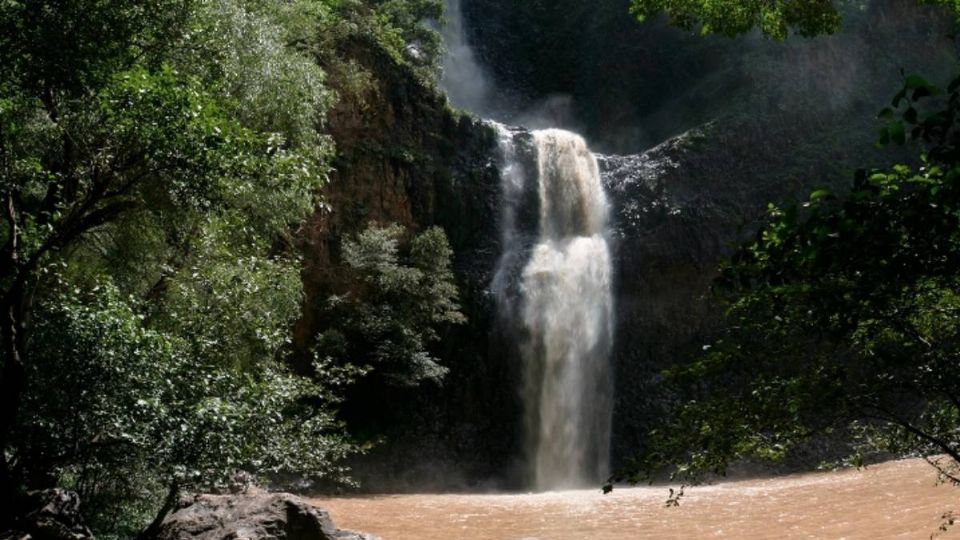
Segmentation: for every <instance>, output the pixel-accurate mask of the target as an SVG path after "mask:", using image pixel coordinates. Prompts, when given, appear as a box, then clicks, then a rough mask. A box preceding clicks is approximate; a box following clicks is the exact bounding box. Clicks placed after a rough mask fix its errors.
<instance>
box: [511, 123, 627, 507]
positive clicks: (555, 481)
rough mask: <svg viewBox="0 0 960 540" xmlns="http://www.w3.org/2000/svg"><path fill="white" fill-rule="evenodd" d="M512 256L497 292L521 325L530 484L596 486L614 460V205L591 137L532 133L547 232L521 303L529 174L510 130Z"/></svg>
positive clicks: (532, 254) (541, 233)
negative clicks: (514, 283) (518, 265)
mask: <svg viewBox="0 0 960 540" xmlns="http://www.w3.org/2000/svg"><path fill="white" fill-rule="evenodd" d="M500 133H501V150H502V152H503V167H502V182H503V195H504V202H505V209H504V216H503V218H502V219H503V222H502V223H503V228H504V230H503V242H504V254H503V256H502V258H501V261H500V265H499V267H498V271H497V275H496V277H495V279H494V290H495V291H497V293H498V297H499V298H500V299H501V307H503V306H504V305H506V306H507V307H508V309H510V310H516V311H517V313H516V314H515V319H516V320H515V321H514V322H515V323H519V324H521V325H522V327H523V330H524V338H523V340H522V344H521V353H522V358H523V361H524V388H523V399H524V405H525V409H526V412H525V424H526V432H527V440H526V446H527V454H528V458H529V461H530V469H529V472H530V481H531V483H532V485H533V487H534V488H536V489H539V490H549V489H565V488H576V487H585V486H596V485H599V483H601V482H602V481H604V480H605V478H606V475H607V473H608V470H607V469H608V466H609V458H608V454H609V449H610V443H609V441H610V424H611V404H612V400H611V391H612V384H611V376H610V368H609V352H610V345H611V343H612V340H613V330H612V322H611V321H612V309H613V300H612V293H611V281H612V277H611V273H612V272H611V259H610V248H609V246H608V243H607V239H606V236H605V233H606V226H607V216H608V207H607V201H606V196H605V194H604V192H603V188H602V185H601V182H600V174H599V170H598V167H597V161H596V159H595V158H594V156H593V154H591V153H590V150H589V149H588V148H587V145H586V143H585V142H584V140H583V139H582V138H581V137H580V136H578V135H576V134H574V133H570V132H567V131H561V130H556V129H551V130H544V131H536V132H533V146H534V149H535V151H536V173H537V174H536V181H537V193H538V199H539V210H540V211H539V229H538V233H537V237H536V240H535V242H534V243H533V245H532V247H531V248H529V249H530V251H529V252H526V253H525V255H526V256H527V257H529V258H528V260H527V262H526V265H525V266H524V267H523V270H522V272H521V273H520V276H519V278H520V286H519V294H520V300H519V308H516V307H515V306H513V305H512V303H511V302H510V300H509V298H508V297H507V296H506V295H505V294H504V291H506V290H507V288H506V286H505V285H504V283H506V282H507V280H508V278H507V277H506V274H509V273H510V272H511V268H512V267H514V266H515V264H513V262H514V261H515V259H516V257H517V256H518V254H519V253H520V252H522V251H523V250H524V248H523V246H522V245H521V244H522V243H521V242H519V241H518V240H517V238H522V236H523V235H522V231H520V230H519V229H518V227H519V226H518V224H517V219H516V214H517V211H518V210H517V206H518V205H519V204H520V200H521V196H522V193H523V182H524V177H525V176H526V174H525V173H524V170H523V167H522V164H520V163H519V160H518V158H517V151H516V148H515V147H514V144H515V143H514V142H513V138H512V137H513V136H512V134H511V133H510V132H509V131H507V130H505V129H502V128H501V130H500Z"/></svg>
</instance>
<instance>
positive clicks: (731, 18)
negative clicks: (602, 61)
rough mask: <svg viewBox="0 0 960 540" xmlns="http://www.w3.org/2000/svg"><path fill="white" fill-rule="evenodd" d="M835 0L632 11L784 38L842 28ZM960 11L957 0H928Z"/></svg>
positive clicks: (641, 1)
mask: <svg viewBox="0 0 960 540" xmlns="http://www.w3.org/2000/svg"><path fill="white" fill-rule="evenodd" d="M843 3H844V2H835V1H834V0H774V1H770V0H748V1H744V0H631V4H630V11H631V13H633V14H634V15H635V16H636V17H637V19H639V20H640V21H644V20H646V19H647V18H649V17H652V16H655V15H657V14H659V13H665V14H666V15H667V16H668V17H669V18H670V22H671V23H672V24H674V25H676V26H678V27H680V28H683V29H685V30H693V29H698V30H699V32H700V33H701V34H721V35H724V36H729V37H733V36H738V35H741V34H745V33H747V32H750V31H751V30H753V29H754V28H756V29H758V30H760V32H762V33H763V34H764V35H765V36H767V37H770V38H773V39H777V40H783V39H786V37H787V36H788V35H789V34H790V32H791V31H792V32H794V33H796V34H799V35H800V36H804V37H812V36H817V35H821V34H832V33H834V32H836V31H837V30H838V29H839V28H840V23H841V16H840V11H839V9H838V7H839V6H838V5H839V4H843ZM924 3H927V4H935V5H941V6H945V7H947V8H950V9H951V10H953V11H955V12H960V10H958V7H960V4H958V2H956V0H925V1H924Z"/></svg>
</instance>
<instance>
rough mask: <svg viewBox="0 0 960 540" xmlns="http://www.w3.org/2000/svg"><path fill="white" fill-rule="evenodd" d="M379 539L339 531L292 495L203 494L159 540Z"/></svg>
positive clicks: (173, 518) (169, 522)
mask: <svg viewBox="0 0 960 540" xmlns="http://www.w3.org/2000/svg"><path fill="white" fill-rule="evenodd" d="M267 539H270V540H377V537H374V536H371V535H368V534H363V533H356V532H351V531H344V530H340V529H337V528H336V526H334V524H333V522H332V521H331V520H330V516H329V515H327V513H326V512H325V511H323V510H320V509H319V508H316V507H313V506H311V505H310V504H309V503H307V502H306V501H304V500H303V499H301V498H299V497H296V496H294V495H290V494H286V493H255V494H244V495H198V496H196V497H194V498H192V499H187V500H185V501H182V503H181V505H180V508H179V509H177V510H176V511H175V512H174V513H172V514H170V516H168V517H167V518H166V520H164V522H163V525H162V526H161V528H160V532H159V534H158V535H157V540H267Z"/></svg>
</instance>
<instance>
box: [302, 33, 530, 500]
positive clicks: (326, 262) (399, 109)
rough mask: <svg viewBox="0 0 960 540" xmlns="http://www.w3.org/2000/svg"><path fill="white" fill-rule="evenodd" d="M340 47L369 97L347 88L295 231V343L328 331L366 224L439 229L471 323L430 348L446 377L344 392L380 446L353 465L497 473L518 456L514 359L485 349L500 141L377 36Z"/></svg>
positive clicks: (465, 478) (399, 481) (406, 480)
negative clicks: (319, 203)
mask: <svg viewBox="0 0 960 540" xmlns="http://www.w3.org/2000/svg"><path fill="white" fill-rule="evenodd" d="M340 54H341V55H342V57H343V58H349V59H352V60H354V61H355V62H357V64H359V66H361V67H362V68H363V69H364V70H365V71H366V72H367V73H368V74H369V75H370V84H368V85H367V86H366V88H365V89H364V90H363V92H361V93H359V94H357V93H348V92H341V99H340V101H339V103H338V105H337V106H336V108H335V110H334V111H333V112H332V114H331V116H330V120H329V126H328V127H329V134H330V136H331V137H333V139H334V140H335V141H336V146H337V156H336V160H335V162H334V166H335V171H334V173H333V175H332V178H331V183H330V185H329V186H328V187H327V188H326V189H325V190H324V202H325V204H326V205H327V206H329V209H320V210H318V212H317V213H316V215H315V216H314V217H313V218H312V219H311V220H310V221H309V222H308V223H307V225H306V226H305V227H304V228H303V230H302V231H301V234H300V242H301V249H302V252H303V254H304V271H303V280H304V287H305V293H306V302H305V305H304V313H303V317H302V319H301V320H300V321H299V322H298V323H297V325H296V328H295V343H294V348H295V351H296V353H297V356H298V357H299V358H300V359H301V367H303V361H304V359H306V358H308V355H307V353H306V351H308V350H309V348H310V346H311V344H312V340H313V337H314V336H315V334H316V332H317V331H319V330H322V329H324V327H325V325H326V321H324V320H323V310H322V309H320V308H321V306H322V305H323V304H324V303H325V302H326V300H327V298H328V297H329V295H330V294H331V293H332V292H333V291H334V290H336V289H337V286H338V285H340V284H342V282H343V280H345V279H346V271H345V270H344V268H343V267H342V266H341V265H340V258H339V249H340V243H341V240H342V239H343V238H344V237H345V235H351V234H355V233H357V232H359V231H361V230H362V229H363V228H364V227H366V225H367V224H368V223H370V222H378V223H380V224H386V223H390V222H396V223H399V224H402V225H404V226H406V227H407V228H408V229H410V230H411V231H419V230H423V229H424V228H426V227H429V226H433V225H439V226H441V227H443V228H444V229H445V230H446V232H447V235H448V238H449V240H450V243H451V247H452V248H453V250H454V253H455V255H454V269H455V272H456V276H457V283H458V286H459V288H460V292H461V303H462V305H463V312H464V314H465V315H466V316H467V318H468V323H467V324H466V325H463V326H458V327H453V328H450V329H448V330H447V334H446V335H444V336H443V339H442V342H441V343H440V345H439V346H438V347H439V350H437V351H436V353H437V354H438V356H439V357H440V358H441V359H442V360H444V362H445V365H446V366H447V367H449V368H450V374H449V376H448V377H447V379H446V380H445V382H444V384H443V385H442V386H438V385H430V384H427V385H423V386H421V387H419V388H416V389H400V388H389V387H383V386H382V385H381V386H376V387H371V386H369V385H365V384H363V383H361V384H359V385H358V386H357V387H355V388H354V389H353V390H352V391H351V392H350V394H349V395H348V396H347V402H346V403H345V405H344V409H345V416H346V417H347V420H348V421H349V423H350V429H351V431H352V432H353V433H354V434H356V435H357V436H359V437H361V438H363V439H368V440H376V439H378V438H382V439H383V440H384V441H385V442H384V443H383V444H379V445H377V446H375V447H374V449H373V450H372V451H371V453H370V454H369V455H367V456H363V457H361V458H359V459H358V460H357V461H356V462H355V463H354V465H355V467H354V469H355V471H356V474H355V477H356V478H357V479H359V480H360V481H361V483H363V484H364V485H365V487H368V488H370V489H378V490H397V489H407V488H410V487H414V486H416V487H425V486H428V485H431V483H434V484H435V485H436V486H446V485H458V484H459V483H472V482H474V481H476V479H481V478H492V477H497V476H499V475H500V473H501V472H502V471H503V469H504V468H505V466H504V463H506V462H508V461H509V460H510V459H511V458H510V456H512V455H513V454H514V453H515V452H516V449H515V448H514V446H513V445H514V444H515V443H514V441H515V437H514V436H513V433H514V431H513V430H514V425H513V423H512V419H514V418H519V417H520V415H519V412H518V410H517V404H516V396H515V391H514V390H513V387H514V385H513V384H512V383H510V382H509V381H510V379H511V378H512V377H514V375H513V374H512V371H511V370H512V367H511V366H510V365H509V364H508V363H507V362H506V359H505V358H504V357H502V355H499V354H498V353H497V351H496V350H494V349H492V348H491V343H492V341H491V338H490V336H491V333H492V331H493V326H492V325H493V322H494V315H493V313H494V310H493V303H492V299H491V298H490V297H489V295H488V293H487V287H488V285H489V281H490V279H491V275H492V274H491V272H492V271H493V267H494V265H495V263H496V258H497V256H498V252H499V247H498V244H499V236H498V223H497V219H498V216H499V211H498V197H499V182H500V179H499V173H498V171H497V163H496V160H497V152H496V136H495V133H494V130H492V129H491V128H490V127H489V126H487V125H486V124H483V123H482V122H480V121H479V120H476V119H474V118H471V117H470V116H467V115H463V114H460V113H458V112H456V111H454V110H452V109H451V108H449V106H448V105H447V102H446V98H445V97H444V96H443V95H442V94H441V93H440V92H439V91H438V90H436V89H435V88H433V87H432V86H431V85H429V84H427V83H425V82H424V81H422V80H421V79H419V78H418V77H417V76H416V74H415V73H413V72H412V71H411V70H410V69H409V68H407V67H405V66H404V65H402V64H399V63H397V62H396V61H395V60H394V59H393V58H391V57H390V56H389V55H387V54H386V53H384V52H383V51H382V49H381V48H380V47H378V46H377V45H376V43H374V42H373V41H366V40H364V39H362V38H357V39H355V40H353V41H351V42H348V43H344V44H343V45H342V50H341V51H340Z"/></svg>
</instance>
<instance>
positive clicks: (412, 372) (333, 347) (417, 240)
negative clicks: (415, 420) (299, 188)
mask: <svg viewBox="0 0 960 540" xmlns="http://www.w3.org/2000/svg"><path fill="white" fill-rule="evenodd" d="M404 235H405V231H404V229H403V227H400V226H399V225H392V226H389V227H378V226H376V225H370V226H369V227H367V229H366V230H364V231H363V232H361V233H360V234H358V235H357V237H356V238H355V239H352V240H346V241H345V242H344V243H343V261H344V263H345V264H346V266H347V268H349V269H350V270H351V271H352V272H351V280H350V283H349V284H348V285H347V290H346V291H344V292H343V293H342V294H339V295H335V296H333V297H331V298H330V299H329V300H328V305H327V310H328V311H329V315H330V319H331V320H332V321H335V323H334V324H333V325H332V327H331V328H330V329H329V330H327V331H325V332H323V333H322V334H321V335H319V336H318V337H317V342H318V349H317V350H318V353H319V354H320V355H321V356H327V357H331V358H334V359H348V360H350V361H352V362H357V363H362V364H364V365H366V366H367V368H368V369H371V370H372V371H373V373H374V375H376V376H379V377H383V378H385V379H386V380H388V381H390V382H391V383H392V384H396V385H401V386H412V385H415V384H417V383H419V382H421V381H425V380H431V381H440V380H441V379H442V378H443V376H444V375H445V374H446V372H447V369H446V368H444V367H443V366H442V365H440V363H439V360H438V359H437V358H435V357H433V356H432V355H431V354H430V353H429V351H428V346H429V345H430V344H431V343H432V342H435V341H437V340H438V339H439V337H440V335H439V329H440V328H441V326H442V325H445V324H461V323H463V322H465V318H464V316H463V315H462V314H461V313H460V311H459V309H460V308H459V306H458V305H457V297H458V291H457V287H456V284H455V283H454V281H453V273H452V272H451V270H450V257H451V256H452V251H451V250H450V246H449V243H448V242H447V237H446V234H445V233H444V232H443V230H442V229H439V228H436V227H434V228H430V229H427V230H426V231H424V232H422V233H420V234H419V235H417V236H416V237H414V238H413V240H412V241H411V242H410V245H409V249H408V250H407V251H406V253H405V254H401V241H402V239H403V237H404Z"/></svg>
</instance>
